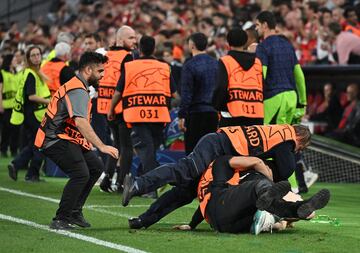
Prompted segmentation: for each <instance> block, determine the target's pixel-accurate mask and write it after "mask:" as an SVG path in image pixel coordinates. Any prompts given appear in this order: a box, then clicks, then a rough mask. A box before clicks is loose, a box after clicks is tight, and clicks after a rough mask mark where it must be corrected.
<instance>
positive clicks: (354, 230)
mask: <svg viewBox="0 0 360 253" xmlns="http://www.w3.org/2000/svg"><path fill="white" fill-rule="evenodd" d="M8 162H9V159H3V158H1V159H0V242H1V243H0V252H2V253H24V252H37V253H40V252H44V253H45V252H46V253H48V252H57V253H58V252H74V253H75V252H86V253H90V252H119V250H118V249H111V248H108V247H106V246H104V245H96V244H94V243H91V242H88V241H83V240H79V239H75V238H70V237H69V236H68V235H61V234H56V233H52V232H50V231H47V230H44V229H39V228H36V227H31V226H29V225H25V224H19V223H16V222H14V221H9V220H6V219H4V218H3V217H4V216H7V217H8V216H11V217H13V218H18V219H23V220H27V221H31V222H35V223H36V224H41V225H45V226H47V225H48V224H49V223H50V220H51V218H52V217H53V215H54V213H55V211H56V209H57V203H55V199H57V200H58V199H59V198H60V196H61V192H62V189H63V186H64V184H65V182H66V180H65V179H59V178H45V180H46V182H44V183H38V184H34V183H26V182H25V181H24V172H23V171H21V172H20V173H19V179H18V181H17V182H13V181H11V180H10V178H9V177H8V175H7V166H6V165H7V163H8ZM321 188H328V189H329V190H330V191H331V194H332V195H331V199H330V203H329V204H328V206H327V207H326V208H324V209H322V210H320V211H319V212H318V214H322V215H328V216H330V217H332V218H335V217H336V218H338V219H339V220H340V223H341V225H340V226H333V225H331V224H316V223H311V222H308V221H301V222H298V223H296V225H295V228H293V229H289V230H286V231H282V232H278V233H273V234H270V233H262V234H260V235H259V236H253V235H250V234H239V235H231V234H220V233H216V232H214V231H212V230H211V229H210V227H209V225H208V224H206V223H204V222H203V223H202V224H200V226H199V227H198V228H197V229H196V230H195V231H191V232H184V231H177V230H173V229H172V226H173V225H176V224H184V223H187V222H188V221H189V220H190V219H191V216H192V214H193V212H194V211H195V209H196V207H197V203H196V201H194V202H193V203H191V204H190V205H188V206H186V207H183V208H181V209H178V210H176V211H175V212H173V213H172V214H170V215H168V216H167V217H165V218H164V219H162V220H161V221H160V222H159V223H158V224H155V225H153V226H151V227H150V228H148V229H146V230H130V229H129V228H128V223H127V218H128V217H130V216H137V215H139V214H141V213H142V212H143V211H145V210H146V208H147V206H148V205H149V204H150V203H151V200H149V199H142V198H135V199H134V200H132V202H131V206H129V207H126V208H124V207H122V206H121V205H120V202H121V196H120V195H118V194H105V193H102V192H100V191H99V188H98V187H97V186H96V187H95V188H94V189H93V191H92V193H91V195H90V197H89V199H88V201H87V203H86V208H85V209H84V215H85V217H86V218H87V219H88V220H89V221H90V222H91V224H92V227H91V228H88V229H76V230H75V231H72V232H73V233H75V234H80V235H85V236H87V238H92V239H95V240H96V239H98V240H103V241H106V242H107V243H113V244H116V245H121V247H123V246H127V247H129V248H123V249H125V251H127V252H137V251H136V250H141V251H145V252H154V253H155V252H206V253H210V252H287V253H305V252H314V253H315V252H316V253H318V252H360V212H359V208H360V197H359V193H360V185H359V184H325V183H317V184H315V186H313V187H312V188H311V191H310V193H311V194H312V193H314V192H315V191H317V190H319V189H321ZM9 189H11V190H16V192H9ZM18 191H21V193H20V194H22V195H19V192H18ZM24 193H28V194H33V195H26V196H24ZM34 196H36V197H37V198H35V197H34ZM38 196H42V197H47V198H48V199H39V198H38ZM305 197H306V196H305ZM1 217H2V218H1ZM45 226H43V228H44V227H45Z"/></svg>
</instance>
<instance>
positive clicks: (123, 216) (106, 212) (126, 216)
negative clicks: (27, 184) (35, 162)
mask: <svg viewBox="0 0 360 253" xmlns="http://www.w3.org/2000/svg"><path fill="white" fill-rule="evenodd" d="M0 191H4V192H9V193H12V194H16V195H20V196H24V197H29V198H34V199H41V200H45V201H48V202H52V203H57V204H58V203H59V202H60V200H58V199H54V198H49V197H44V196H40V195H36V194H31V193H27V192H23V191H18V190H13V189H9V188H4V187H0ZM84 208H85V209H89V210H93V211H95V212H98V213H104V214H110V215H114V216H117V217H122V218H127V219H128V218H130V217H132V216H131V215H129V214H126V213H116V212H111V211H107V210H104V209H100V208H94V207H87V206H86V205H85V206H84Z"/></svg>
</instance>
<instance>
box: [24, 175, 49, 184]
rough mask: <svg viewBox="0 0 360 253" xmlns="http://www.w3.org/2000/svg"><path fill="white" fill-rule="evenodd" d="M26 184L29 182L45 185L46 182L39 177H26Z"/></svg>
mask: <svg viewBox="0 0 360 253" xmlns="http://www.w3.org/2000/svg"><path fill="white" fill-rule="evenodd" d="M25 182H28V183H44V182H45V180H44V179H42V178H40V177H39V176H31V177H28V176H26V177H25Z"/></svg>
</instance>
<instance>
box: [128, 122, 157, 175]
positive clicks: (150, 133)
mask: <svg viewBox="0 0 360 253" xmlns="http://www.w3.org/2000/svg"><path fill="white" fill-rule="evenodd" d="M131 130H132V131H131V140H132V144H133V147H134V149H135V152H136V154H137V156H138V157H139V159H140V162H141V165H142V173H146V172H148V171H151V170H153V169H154V168H156V167H157V166H159V163H158V161H157V160H156V151H157V150H158V149H159V147H160V145H161V143H163V139H164V134H163V130H164V124H163V123H136V124H132V129H131Z"/></svg>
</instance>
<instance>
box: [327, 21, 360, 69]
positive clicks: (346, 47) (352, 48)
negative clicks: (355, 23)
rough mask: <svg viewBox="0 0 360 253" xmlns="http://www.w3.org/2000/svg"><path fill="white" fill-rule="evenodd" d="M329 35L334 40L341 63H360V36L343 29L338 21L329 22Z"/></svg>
mask: <svg viewBox="0 0 360 253" xmlns="http://www.w3.org/2000/svg"><path fill="white" fill-rule="evenodd" d="M329 36H330V38H331V40H333V41H334V45H335V47H336V53H337V58H338V63H339V64H359V63H360V37H359V36H357V35H354V34H353V33H350V32H344V31H341V26H340V24H338V23H335V22H332V23H330V24H329Z"/></svg>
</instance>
